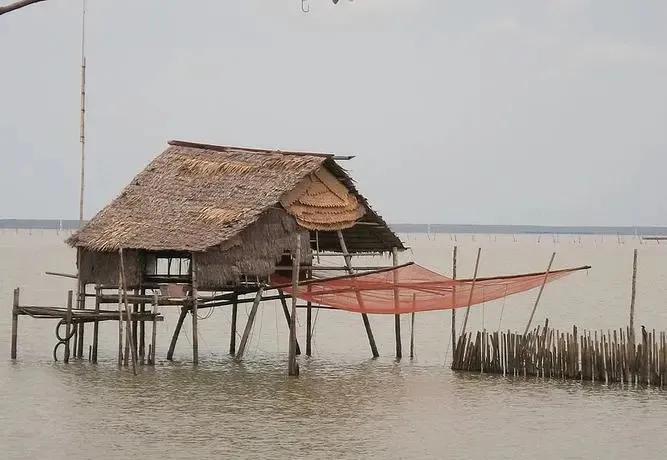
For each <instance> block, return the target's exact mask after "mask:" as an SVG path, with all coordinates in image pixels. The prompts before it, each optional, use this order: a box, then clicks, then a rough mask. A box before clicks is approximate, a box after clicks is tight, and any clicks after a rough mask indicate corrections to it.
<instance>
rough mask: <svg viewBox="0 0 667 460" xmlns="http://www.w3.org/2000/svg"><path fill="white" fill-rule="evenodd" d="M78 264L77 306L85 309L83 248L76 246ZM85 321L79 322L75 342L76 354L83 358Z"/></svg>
mask: <svg viewBox="0 0 667 460" xmlns="http://www.w3.org/2000/svg"><path fill="white" fill-rule="evenodd" d="M76 259H77V260H76V266H77V272H76V273H77V283H76V307H77V308H78V309H81V310H84V309H85V308H86V284H85V283H84V282H83V281H82V280H81V248H76ZM84 330H85V327H84V323H83V322H81V323H79V324H78V329H77V340H76V342H74V344H75V346H76V351H75V353H74V356H75V357H76V358H83V339H84Z"/></svg>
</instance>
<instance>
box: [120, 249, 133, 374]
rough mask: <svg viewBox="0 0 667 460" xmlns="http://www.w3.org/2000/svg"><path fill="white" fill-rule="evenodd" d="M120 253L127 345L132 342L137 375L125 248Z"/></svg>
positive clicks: (131, 347) (131, 346)
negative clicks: (126, 277)
mask: <svg viewBox="0 0 667 460" xmlns="http://www.w3.org/2000/svg"><path fill="white" fill-rule="evenodd" d="M119 254H120V279H121V284H122V288H123V303H124V306H125V316H126V319H127V323H126V325H125V327H126V332H127V334H126V347H127V343H129V344H130V349H131V352H132V353H131V354H132V373H133V374H134V375H137V349H136V348H135V346H134V339H133V337H132V319H131V316H130V306H129V304H128V303H127V283H126V282H125V262H124V258H123V248H120V250H119Z"/></svg>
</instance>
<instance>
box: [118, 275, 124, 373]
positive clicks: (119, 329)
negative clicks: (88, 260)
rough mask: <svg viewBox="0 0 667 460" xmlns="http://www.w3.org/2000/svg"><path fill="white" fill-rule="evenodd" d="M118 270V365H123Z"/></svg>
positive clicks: (121, 308) (120, 295)
mask: <svg viewBox="0 0 667 460" xmlns="http://www.w3.org/2000/svg"><path fill="white" fill-rule="evenodd" d="M120 286H121V280H120V270H119V271H118V367H121V366H122V365H123V301H122V298H123V297H122V294H121V291H120Z"/></svg>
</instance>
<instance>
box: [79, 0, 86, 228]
mask: <svg viewBox="0 0 667 460" xmlns="http://www.w3.org/2000/svg"><path fill="white" fill-rule="evenodd" d="M79 141H80V142H81V178H80V186H81V188H80V191H79V228H80V227H82V226H83V193H84V185H85V165H86V0H81V112H80V125H79Z"/></svg>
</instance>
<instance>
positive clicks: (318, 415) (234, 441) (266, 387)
mask: <svg viewBox="0 0 667 460" xmlns="http://www.w3.org/2000/svg"><path fill="white" fill-rule="evenodd" d="M66 236H67V235H66V234H65V233H62V232H61V233H57V232H55V231H41V230H40V231H37V230H33V231H32V232H28V231H26V230H19V231H18V232H16V231H13V230H11V231H10V230H0V302H2V305H5V308H4V311H5V313H2V314H0V331H4V332H2V333H0V354H4V356H5V358H4V359H0V446H1V448H2V457H3V458H11V459H13V458H52V459H61V458H62V459H65V458H69V459H71V458H130V457H132V456H143V457H144V458H158V457H159V458H165V459H166V458H263V457H272V458H283V457H287V458H360V457H376V458H536V457H537V458H547V459H550V458H554V459H556V458H623V457H624V458H663V457H664V452H665V450H666V449H667V441H666V440H665V437H664V434H663V430H664V427H663V424H664V422H665V420H666V416H667V396H666V395H667V393H666V392H662V391H658V390H652V389H643V388H623V387H621V386H618V385H616V386H606V385H600V384H595V383H590V382H587V383H578V382H561V381H544V380H541V379H535V378H530V379H523V378H516V379H510V378H504V377H500V376H480V375H477V374H466V373H454V372H452V371H451V370H449V368H448V367H447V366H446V365H443V363H445V362H446V361H447V362H448V360H449V358H450V357H451V353H450V352H451V350H450V348H451V347H450V345H449V343H450V340H451V336H450V318H451V315H450V312H431V313H423V314H418V315H417V319H416V324H415V337H416V338H415V342H416V358H415V359H413V360H410V359H406V358H404V359H403V360H402V361H401V362H396V361H395V360H394V358H393V350H394V337H393V317H377V316H374V317H371V321H372V324H373V329H374V332H375V336H376V340H377V342H378V346H379V348H380V353H381V355H382V356H381V357H380V358H379V359H377V360H372V359H370V350H369V347H368V342H367V340H366V337H365V334H364V329H363V325H362V322H361V319H360V318H359V316H357V315H354V314H351V313H346V312H332V311H324V310H323V311H321V312H320V313H319V314H318V315H317V317H316V318H317V319H316V323H315V336H314V355H313V357H312V358H310V359H307V358H305V357H301V358H300V365H301V377H300V378H298V379H290V378H287V376H286V368H287V363H286V358H287V354H286V352H287V327H286V324H285V319H284V317H283V316H282V310H281V309H280V306H279V305H278V304H277V303H274V302H267V303H266V305H265V306H263V307H262V308H261V309H260V312H259V313H258V322H257V324H256V327H255V328H254V331H253V334H252V338H251V341H250V344H249V349H248V352H247V355H246V359H245V360H244V362H243V363H242V364H237V363H234V362H233V361H232V360H231V359H230V357H229V356H228V355H227V353H226V351H227V349H228V343H229V329H230V311H229V310H227V309H219V310H215V311H214V312H213V314H212V315H211V316H210V317H208V318H207V319H205V320H202V321H200V341H199V344H200V345H199V346H200V357H201V358H200V359H201V365H200V366H199V367H198V368H196V369H194V368H193V367H192V366H191V364H190V359H191V349H190V325H189V324H188V323H187V322H186V326H185V328H184V332H185V333H184V334H183V335H182V336H181V339H180V341H179V344H178V347H177V350H176V356H175V358H176V359H175V361H174V362H168V361H166V360H165V359H164V356H165V354H166V348H167V345H168V340H169V337H170V334H171V331H172V330H173V328H174V325H175V323H176V319H177V316H178V315H177V312H176V310H175V309H173V308H172V309H168V308H164V309H163V311H164V312H165V315H166V321H165V322H163V323H160V324H159V326H158V358H159V363H158V365H157V366H155V367H154V368H152V367H144V368H142V369H140V372H139V375H138V376H137V377H132V375H131V373H130V372H128V371H127V370H121V371H119V370H118V369H117V368H116V363H115V350H116V346H117V343H116V338H117V335H116V333H117V329H116V326H115V324H111V323H104V324H103V325H102V326H101V332H100V349H99V353H100V363H99V364H98V365H97V366H94V365H91V364H89V363H88V362H87V361H84V362H76V361H75V362H72V363H70V364H69V365H64V364H62V363H61V362H58V363H54V362H53V361H52V358H51V350H52V348H53V346H54V344H55V341H56V340H55V336H54V332H53V329H54V327H55V322H54V321H46V320H34V319H31V318H27V317H21V318H20V322H19V359H18V360H17V361H16V362H11V361H10V360H9V359H8V357H9V335H10V334H9V333H10V319H11V315H10V312H11V296H12V294H11V292H12V289H13V288H14V287H16V286H20V287H21V289H22V292H21V303H22V304H39V305H49V304H56V303H59V304H62V303H63V302H64V300H65V299H66V291H67V289H73V288H74V285H73V283H72V282H71V280H67V279H64V278H54V277H48V276H45V275H43V272H44V271H45V270H51V271H63V272H73V271H74V253H73V251H72V250H71V249H69V248H67V247H66V246H65V245H64V244H63V243H62V240H63V239H64V238H65V237H66ZM403 237H404V240H405V241H406V243H407V244H408V245H410V246H411V248H412V249H411V250H410V251H408V252H407V253H405V254H403V255H402V261H407V260H411V259H412V260H415V261H417V262H419V263H421V264H423V265H425V266H427V267H429V268H433V269H436V270H438V271H441V272H442V273H445V274H449V273H450V271H451V251H452V246H453V245H454V244H457V245H458V246H459V251H460V252H459V265H458V272H459V275H460V276H462V277H463V276H470V274H471V273H472V269H473V263H474V256H475V252H476V248H477V247H482V258H481V267H480V276H486V275H492V274H497V273H519V272H525V271H537V270H543V269H545V268H546V264H547V263H548V260H549V257H550V254H551V252H553V251H556V252H557V256H556V263H555V265H556V266H557V267H558V268H562V267H566V266H578V265H584V264H590V265H593V269H592V270H590V271H589V272H587V273H586V272H583V273H578V274H575V275H572V276H570V277H568V278H565V279H563V280H561V281H557V282H555V283H553V284H552V285H549V286H548V287H547V289H546V290H545V293H544V295H543V298H542V301H541V304H540V307H539V309H538V312H537V315H536V321H539V322H543V321H544V319H545V317H547V316H548V317H549V319H550V323H551V325H552V326H554V327H560V328H567V327H571V325H572V324H574V323H576V324H577V325H578V326H579V327H580V328H604V329H607V328H613V327H619V326H625V324H626V323H627V320H628V304H629V296H630V277H631V272H632V250H633V248H635V247H638V248H640V265H639V267H640V268H639V282H638V291H639V295H638V299H637V324H646V325H647V326H648V327H655V328H656V329H665V328H667V309H665V308H664V304H665V301H666V300H667V292H666V291H667V289H666V286H667V265H666V264H665V263H664V261H665V260H667V258H666V257H665V256H667V247H665V245H658V244H657V243H655V242H653V243H650V244H640V243H639V241H638V240H636V239H633V238H630V237H625V239H624V240H621V241H619V240H618V238H617V237H616V236H613V237H610V236H606V237H601V236H586V237H581V239H579V237H578V236H563V235H560V236H559V237H557V238H556V237H551V236H542V237H539V241H538V236H536V235H523V236H518V237H516V239H517V241H514V239H515V237H512V236H511V235H502V236H501V235H498V236H493V235H490V236H489V235H465V236H462V235H458V236H457V237H456V241H454V236H453V235H442V234H441V235H437V237H435V238H434V237H433V236H432V237H431V238H428V237H426V236H424V235H414V234H410V235H403ZM327 262H328V263H334V262H333V261H331V262H330V261H329V260H327ZM376 262H377V263H378V264H386V263H387V260H377V261H376ZM534 298H535V292H530V293H526V294H521V295H517V296H514V297H511V298H508V299H507V300H506V301H502V300H501V301H496V302H493V303H489V304H487V305H484V306H481V307H478V308H476V309H475V310H474V311H473V312H472V313H471V317H470V322H469V329H472V330H475V329H479V328H482V327H485V328H487V329H490V330H495V329H497V328H498V327H499V326H500V327H502V328H511V329H522V328H523V327H524V326H525V322H526V321H527V318H528V316H529V313H530V309H531V307H532V302H533V301H534ZM501 312H502V317H501ZM246 314H247V307H241V308H240V310H239V318H240V323H239V326H240V327H243V325H244V323H245V317H246ZM461 316H462V315H460V316H459V318H460V317H461ZM304 320H305V318H303V317H300V318H299V324H300V330H299V337H300V339H301V340H303V336H304V335H305V323H304ZM459 321H460V320H459ZM459 324H460V322H459ZM402 330H403V336H404V350H405V352H406V355H407V347H408V344H409V340H408V338H409V333H410V329H409V316H408V315H405V318H404V321H403V328H402ZM88 343H89V337H87V339H86V348H87V346H88Z"/></svg>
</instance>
